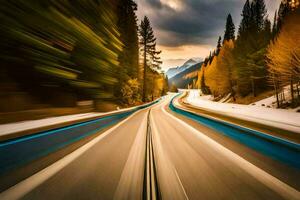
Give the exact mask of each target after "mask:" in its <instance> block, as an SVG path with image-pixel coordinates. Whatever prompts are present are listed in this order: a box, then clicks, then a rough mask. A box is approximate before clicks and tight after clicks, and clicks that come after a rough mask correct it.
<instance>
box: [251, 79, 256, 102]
mask: <svg viewBox="0 0 300 200" xmlns="http://www.w3.org/2000/svg"><path fill="white" fill-rule="evenodd" d="M251 85H252V93H253V96H254V97H256V91H255V83H254V78H253V77H251Z"/></svg>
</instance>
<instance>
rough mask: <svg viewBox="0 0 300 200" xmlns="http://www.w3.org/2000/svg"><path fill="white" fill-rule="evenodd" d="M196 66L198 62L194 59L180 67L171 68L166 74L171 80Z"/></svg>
mask: <svg viewBox="0 0 300 200" xmlns="http://www.w3.org/2000/svg"><path fill="white" fill-rule="evenodd" d="M195 64H197V61H195V60H194V59H189V60H188V61H186V62H185V63H184V64H183V65H182V66H180V67H175V68H170V69H169V70H168V71H167V73H166V74H167V76H168V77H169V79H171V78H173V77H174V76H176V75H177V74H179V73H181V72H183V71H185V70H186V69H188V68H189V67H191V66H193V65H195Z"/></svg>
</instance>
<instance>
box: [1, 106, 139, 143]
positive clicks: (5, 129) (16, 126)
mask: <svg viewBox="0 0 300 200" xmlns="http://www.w3.org/2000/svg"><path fill="white" fill-rule="evenodd" d="M133 108H135V107H132V108H126V109H121V110H116V111H112V112H105V113H99V112H91V113H84V114H75V115H65V116H59V117H49V118H45V119H39V120H28V121H22V122H15V123H9V124H2V125H0V137H1V136H4V135H8V134H11V133H16V132H20V131H25V130H30V129H35V128H41V127H45V126H51V125H55V124H60V123H64V122H72V121H76V120H82V119H88V118H92V117H101V116H103V115H108V114H113V113H117V112H120V111H126V110H130V109H133Z"/></svg>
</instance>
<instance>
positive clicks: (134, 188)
mask: <svg viewBox="0 0 300 200" xmlns="http://www.w3.org/2000/svg"><path fill="white" fill-rule="evenodd" d="M148 112H149V111H148ZM148 112H146V113H145V115H144V117H143V119H142V123H141V125H140V127H139V129H138V131H137V134H136V137H135V139H134V142H133V145H132V147H131V149H130V153H129V156H128V159H127V161H126V164H125V167H124V169H123V172H122V175H121V178H120V180H119V183H118V187H117V189H116V192H115V195H114V200H121V199H124V200H126V199H142V195H143V194H142V192H143V176H144V163H145V146H146V132H147V117H148ZM140 181H141V182H140Z"/></svg>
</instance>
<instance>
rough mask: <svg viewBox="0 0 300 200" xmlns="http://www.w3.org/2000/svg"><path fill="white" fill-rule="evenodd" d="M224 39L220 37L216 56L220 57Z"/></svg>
mask: <svg viewBox="0 0 300 200" xmlns="http://www.w3.org/2000/svg"><path fill="white" fill-rule="evenodd" d="M221 43H222V37H221V36H219V39H218V44H217V50H216V53H215V54H216V56H218V55H219V53H220V50H221V47H222V44H221Z"/></svg>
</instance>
